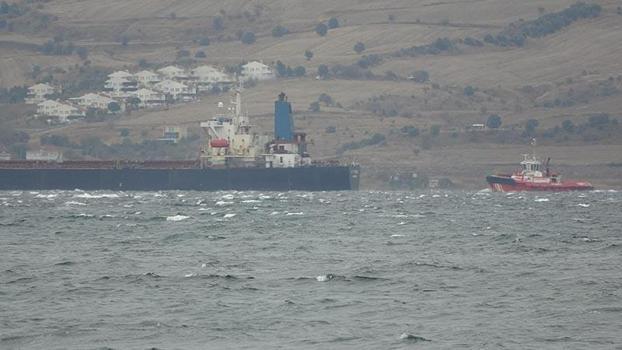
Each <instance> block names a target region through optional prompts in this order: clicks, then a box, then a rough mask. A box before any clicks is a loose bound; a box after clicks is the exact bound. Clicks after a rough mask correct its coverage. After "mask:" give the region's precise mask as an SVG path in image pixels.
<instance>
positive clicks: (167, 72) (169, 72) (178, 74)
mask: <svg viewBox="0 0 622 350" xmlns="http://www.w3.org/2000/svg"><path fill="white" fill-rule="evenodd" d="M157 72H158V73H160V75H162V76H163V77H164V78H166V79H174V80H184V79H188V74H186V71H185V70H183V69H181V68H179V67H176V66H166V67H164V68H160V69H158V70H157Z"/></svg>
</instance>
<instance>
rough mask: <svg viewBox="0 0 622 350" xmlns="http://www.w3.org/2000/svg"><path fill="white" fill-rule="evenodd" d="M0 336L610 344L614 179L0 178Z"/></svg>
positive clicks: (615, 257)
mask: <svg viewBox="0 0 622 350" xmlns="http://www.w3.org/2000/svg"><path fill="white" fill-rule="evenodd" d="M0 349H3V350H9V349H622V193H621V192H617V191H614V190H604V191H592V192H574V193H572V192H569V193H491V192H489V191H485V190H482V191H474V192H468V191H420V192H374V191H355V192H282V193H279V192H110V191H92V192H85V191H79V190H76V191H41V192H37V191H24V192H15V191H13V192H11V191H4V192H0Z"/></svg>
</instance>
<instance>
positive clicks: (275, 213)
mask: <svg viewBox="0 0 622 350" xmlns="http://www.w3.org/2000/svg"><path fill="white" fill-rule="evenodd" d="M279 214H281V213H280V212H278V211H273V212H272V213H270V215H279Z"/></svg>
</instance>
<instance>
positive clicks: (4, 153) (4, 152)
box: [0, 144, 11, 160]
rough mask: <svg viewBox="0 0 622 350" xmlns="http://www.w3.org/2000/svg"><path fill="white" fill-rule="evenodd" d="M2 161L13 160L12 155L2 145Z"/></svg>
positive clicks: (0, 147)
mask: <svg viewBox="0 0 622 350" xmlns="http://www.w3.org/2000/svg"><path fill="white" fill-rule="evenodd" d="M0 160H11V153H9V150H8V149H6V147H4V145H2V144H0Z"/></svg>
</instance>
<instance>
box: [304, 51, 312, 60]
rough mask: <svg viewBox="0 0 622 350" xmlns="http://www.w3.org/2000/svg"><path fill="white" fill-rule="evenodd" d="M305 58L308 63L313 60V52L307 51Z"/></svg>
mask: <svg viewBox="0 0 622 350" xmlns="http://www.w3.org/2000/svg"><path fill="white" fill-rule="evenodd" d="M305 58H306V59H307V61H309V60H311V59H312V58H313V52H312V51H311V50H305Z"/></svg>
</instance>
